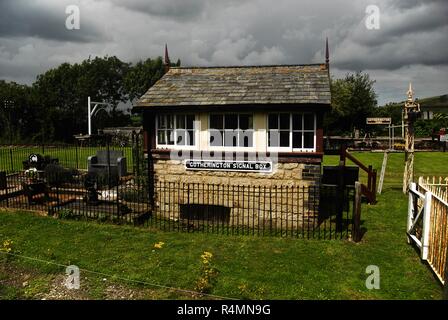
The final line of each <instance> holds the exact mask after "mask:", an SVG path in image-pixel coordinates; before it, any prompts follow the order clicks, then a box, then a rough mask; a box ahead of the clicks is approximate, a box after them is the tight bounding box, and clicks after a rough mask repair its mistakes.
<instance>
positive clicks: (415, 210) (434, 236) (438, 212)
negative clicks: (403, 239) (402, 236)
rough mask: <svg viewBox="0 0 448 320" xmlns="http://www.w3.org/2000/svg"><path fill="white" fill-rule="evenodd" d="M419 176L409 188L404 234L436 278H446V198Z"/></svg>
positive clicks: (447, 229)
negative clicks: (417, 180) (405, 232)
mask: <svg viewBox="0 0 448 320" xmlns="http://www.w3.org/2000/svg"><path fill="white" fill-rule="evenodd" d="M439 189H440V188H433V187H431V186H429V185H428V184H426V183H425V181H424V179H422V178H420V179H419V184H418V185H417V184H416V183H412V184H411V187H410V189H409V204H408V222H407V235H408V243H415V245H416V246H417V247H418V248H419V249H420V253H421V258H422V260H424V261H427V262H428V264H429V265H430V267H431V269H432V270H433V271H434V273H435V274H436V275H437V277H438V279H439V280H440V281H441V282H442V283H443V284H444V283H445V282H446V279H447V270H446V267H447V264H446V261H447V247H448V201H447V199H446V198H445V197H444V196H443V195H446V192H445V193H443V192H439V191H438V190H439Z"/></svg>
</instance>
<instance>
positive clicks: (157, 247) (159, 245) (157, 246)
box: [154, 241, 165, 249]
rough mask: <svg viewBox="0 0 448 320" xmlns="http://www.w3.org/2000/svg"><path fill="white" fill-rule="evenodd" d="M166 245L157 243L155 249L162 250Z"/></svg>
mask: <svg viewBox="0 0 448 320" xmlns="http://www.w3.org/2000/svg"><path fill="white" fill-rule="evenodd" d="M164 244H165V242H162V241H160V242H157V243H156V244H154V248H155V249H162V247H163V245H164Z"/></svg>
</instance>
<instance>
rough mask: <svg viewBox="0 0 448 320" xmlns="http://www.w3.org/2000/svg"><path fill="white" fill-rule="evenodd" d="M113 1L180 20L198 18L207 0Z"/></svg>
mask: <svg viewBox="0 0 448 320" xmlns="http://www.w3.org/2000/svg"><path fill="white" fill-rule="evenodd" d="M112 2H113V3H114V4H115V5H117V6H120V7H124V8H127V9H129V10H133V11H136V12H139V13H146V14H150V15H153V16H158V17H165V18H171V19H174V20H180V21H183V20H191V19H194V18H197V17H198V16H199V15H200V14H201V13H202V12H203V9H204V6H205V4H206V0H127V1H122V0H112Z"/></svg>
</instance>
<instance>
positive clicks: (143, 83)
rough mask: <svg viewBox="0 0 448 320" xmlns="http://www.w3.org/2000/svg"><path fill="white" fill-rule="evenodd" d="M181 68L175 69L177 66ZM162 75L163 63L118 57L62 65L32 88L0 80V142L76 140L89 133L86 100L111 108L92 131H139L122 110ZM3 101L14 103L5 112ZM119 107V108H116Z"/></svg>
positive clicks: (97, 117)
mask: <svg viewBox="0 0 448 320" xmlns="http://www.w3.org/2000/svg"><path fill="white" fill-rule="evenodd" d="M178 64H180V61H179V60H178V62H177V63H173V64H171V65H172V66H177V65H178ZM163 73H164V65H163V62H162V58H160V57H158V58H156V59H147V60H145V61H140V62H138V63H136V64H135V65H133V64H131V63H126V62H123V61H121V60H120V59H118V58H117V57H115V56H113V57H108V56H105V57H95V58H93V59H91V58H88V59H86V60H84V61H82V62H81V63H75V64H70V63H63V64H61V65H60V66H58V67H56V68H54V69H50V70H48V71H46V72H45V73H43V74H40V75H38V76H37V79H36V81H35V82H34V83H33V84H32V86H27V85H20V84H17V83H15V82H6V81H4V80H0V103H1V104H2V108H0V127H1V128H5V129H4V130H1V131H0V143H9V142H12V143H18V142H49V141H64V142H71V141H73V135H76V134H80V133H86V130H87V114H86V113H87V110H86V109H87V97H88V96H90V97H91V99H92V101H102V102H108V103H110V104H111V108H108V109H107V112H105V111H103V110H101V111H100V112H98V113H97V114H96V115H95V121H94V122H93V132H96V131H97V129H101V128H104V127H113V126H127V125H133V126H139V125H141V121H140V120H141V119H140V118H138V117H137V118H134V119H132V120H131V116H130V113H129V112H128V111H129V109H128V110H125V109H124V108H123V106H125V105H126V104H127V105H128V106H129V105H130V102H131V103H132V102H135V100H136V99H138V98H139V97H140V96H141V95H143V94H144V93H145V92H146V90H148V89H149V87H150V86H152V85H153V84H154V83H155V82H156V81H157V80H158V79H160V77H161V76H162V75H163ZM5 100H12V101H14V104H13V107H12V108H11V109H8V110H5V109H4V108H3V104H4V101H5ZM119 104H120V108H118V106H119Z"/></svg>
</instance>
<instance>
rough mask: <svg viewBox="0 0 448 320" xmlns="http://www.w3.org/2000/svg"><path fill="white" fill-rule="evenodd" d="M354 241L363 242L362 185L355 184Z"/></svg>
mask: <svg viewBox="0 0 448 320" xmlns="http://www.w3.org/2000/svg"><path fill="white" fill-rule="evenodd" d="M353 241H355V242H359V241H361V183H360V182H359V181H356V182H355V199H354V204H353Z"/></svg>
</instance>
